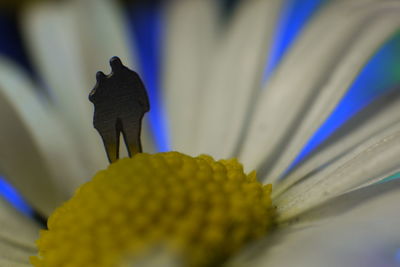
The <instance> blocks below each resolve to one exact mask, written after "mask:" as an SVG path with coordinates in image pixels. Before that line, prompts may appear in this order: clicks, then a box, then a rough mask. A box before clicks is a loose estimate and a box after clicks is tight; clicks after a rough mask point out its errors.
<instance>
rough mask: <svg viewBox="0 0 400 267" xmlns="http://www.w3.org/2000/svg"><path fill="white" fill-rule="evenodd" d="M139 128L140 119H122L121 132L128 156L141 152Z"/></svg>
mask: <svg viewBox="0 0 400 267" xmlns="http://www.w3.org/2000/svg"><path fill="white" fill-rule="evenodd" d="M140 130H141V119H137V118H128V119H124V120H123V121H122V134H123V136H124V141H125V144H126V148H127V150H128V154H129V156H130V157H132V156H133V155H135V154H137V153H141V152H142V144H141V143H140Z"/></svg>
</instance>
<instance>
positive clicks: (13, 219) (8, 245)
mask: <svg viewBox="0 0 400 267" xmlns="http://www.w3.org/2000/svg"><path fill="white" fill-rule="evenodd" d="M38 234H39V227H38V225H37V224H36V223H35V222H34V221H33V220H31V219H29V218H27V217H25V216H23V215H21V214H20V213H18V212H17V211H16V210H15V209H14V208H12V207H11V206H10V205H9V204H8V203H6V202H5V201H4V200H3V199H2V198H0V266H18V265H17V264H21V265H22V264H25V263H28V260H29V256H32V255H35V254H36V249H35V245H34V241H35V240H36V239H37V238H38ZM6 263H7V264H8V263H9V264H11V263H15V264H16V265H7V264H6Z"/></svg>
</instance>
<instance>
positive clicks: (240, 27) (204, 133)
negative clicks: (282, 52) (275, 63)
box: [196, 0, 282, 158]
mask: <svg viewBox="0 0 400 267" xmlns="http://www.w3.org/2000/svg"><path fill="white" fill-rule="evenodd" d="M281 5H282V1H279V0H273V1H265V0H261V1H260V0H254V1H241V2H240V3H239V6H238V7H237V8H236V9H235V11H234V12H236V13H234V14H233V15H232V18H231V19H232V21H230V22H229V25H227V28H226V29H224V30H225V32H224V33H223V35H222V37H221V39H220V41H219V43H218V47H217V48H216V51H215V54H213V60H212V61H211V64H210V68H209V72H208V74H207V79H206V80H205V81H204V84H203V89H202V93H203V94H204V98H203V99H202V100H201V103H200V104H201V108H200V117H199V121H198V123H199V125H198V140H197V141H198V142H197V148H196V153H209V154H211V155H213V156H215V157H217V158H221V157H230V156H232V155H233V154H234V152H235V150H236V148H237V145H238V143H239V141H240V139H241V137H242V134H243V129H244V128H246V126H247V121H248V120H247V119H248V116H249V114H250V113H251V111H252V107H253V103H254V101H255V99H256V96H257V93H258V92H259V90H260V89H261V81H262V76H263V71H264V66H265V62H266V61H267V58H266V57H267V53H268V51H269V46H270V45H271V40H272V37H273V34H274V29H275V28H276V27H275V26H276V22H277V16H278V14H279V10H280V8H281Z"/></svg>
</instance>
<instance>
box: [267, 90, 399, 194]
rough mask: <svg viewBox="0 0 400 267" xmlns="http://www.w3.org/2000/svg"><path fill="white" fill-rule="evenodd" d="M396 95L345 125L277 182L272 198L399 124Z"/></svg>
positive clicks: (397, 94) (388, 96)
mask: <svg viewBox="0 0 400 267" xmlns="http://www.w3.org/2000/svg"><path fill="white" fill-rule="evenodd" d="M399 110H400V92H397V91H396V92H391V93H389V94H388V95H385V96H384V97H382V98H380V99H378V100H376V101H375V102H374V103H373V104H371V105H370V106H368V107H367V108H366V109H364V110H363V111H362V112H360V113H359V114H357V115H356V116H355V117H354V118H352V119H351V120H350V121H348V122H347V123H346V124H345V125H344V127H343V129H340V130H339V131H338V132H337V133H336V134H334V135H333V136H332V138H330V139H328V140H327V142H326V143H325V144H324V145H323V146H322V147H321V148H320V149H317V151H315V152H313V153H312V154H311V155H310V157H309V158H307V159H306V160H305V162H303V163H302V164H301V165H300V166H299V167H298V168H296V169H295V170H294V171H293V172H292V173H290V174H289V175H288V176H286V177H285V178H284V179H282V180H280V181H279V183H278V184H277V186H276V187H275V188H274V190H273V192H272V193H273V197H276V196H278V195H280V194H281V193H282V192H283V191H285V190H286V189H287V188H288V187H290V186H291V185H293V184H295V183H296V182H298V181H299V180H300V179H302V178H303V177H305V176H307V175H310V174H311V173H312V172H313V171H315V170H319V169H322V168H324V167H327V166H328V165H329V164H332V163H333V162H334V161H336V160H337V159H338V158H339V156H341V155H343V154H344V153H346V152H347V151H349V150H350V149H352V148H355V147H356V146H357V145H359V144H361V143H362V142H364V141H366V140H368V139H369V138H371V137H372V136H374V135H376V134H377V133H379V132H382V131H384V130H385V129H386V128H388V127H390V126H391V125H393V124H395V123H396V122H399V121H400V112H399Z"/></svg>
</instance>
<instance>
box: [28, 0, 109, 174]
mask: <svg viewBox="0 0 400 267" xmlns="http://www.w3.org/2000/svg"><path fill="white" fill-rule="evenodd" d="M77 18H78V12H77V11H76V9H75V6H74V3H73V2H39V3H35V4H34V5H31V6H30V7H29V8H26V9H25V10H24V12H23V13H22V16H21V19H22V26H23V30H24V34H25V39H26V41H27V43H28V45H29V46H28V48H29V51H30V52H31V54H32V57H33V62H34V63H35V66H36V69H37V71H38V72H39V74H41V75H42V77H43V79H44V82H45V84H46V85H47V86H48V87H49V89H50V94H51V97H52V98H53V99H54V101H55V105H56V106H57V109H58V110H59V111H60V112H61V113H62V115H63V116H64V117H65V118H66V122H67V125H68V128H69V130H70V131H71V132H72V133H73V134H74V136H75V140H76V142H77V143H76V149H77V151H79V153H78V154H79V156H80V157H81V159H82V160H83V161H85V165H86V166H87V169H88V170H90V172H91V173H94V172H95V171H96V170H98V169H99V168H104V167H105V166H106V165H107V163H106V157H105V156H104V149H103V147H102V143H101V139H100V138H99V136H98V134H97V133H96V131H95V130H94V128H93V126H92V121H93V107H92V104H91V103H90V102H89V101H88V94H89V92H90V90H91V89H92V87H93V86H94V84H95V73H91V74H90V75H88V74H87V73H86V71H87V69H86V66H85V62H84V57H83V51H82V50H81V47H80V35H79V30H78V29H79V27H81V25H80V24H79V21H78V19H77Z"/></svg>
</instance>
